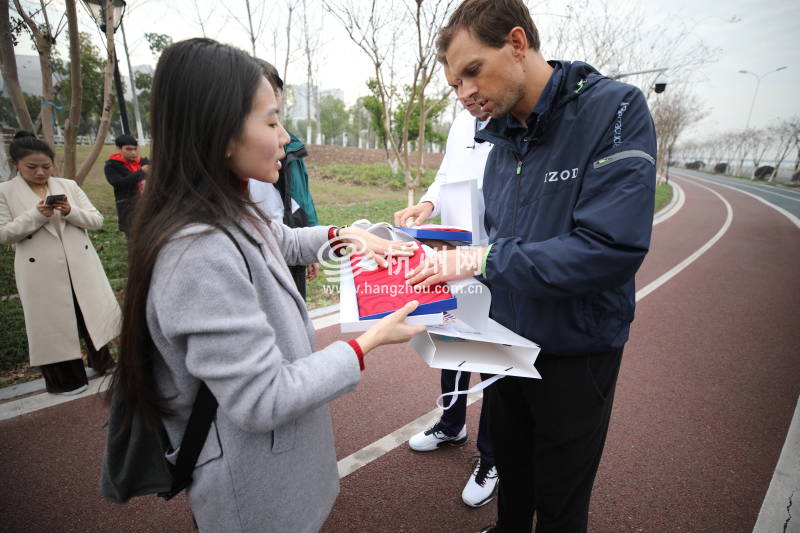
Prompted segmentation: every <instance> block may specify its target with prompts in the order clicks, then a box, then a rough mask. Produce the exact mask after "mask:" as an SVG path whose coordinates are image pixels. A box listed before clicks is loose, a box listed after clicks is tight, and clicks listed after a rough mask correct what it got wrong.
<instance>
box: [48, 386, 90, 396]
mask: <svg viewBox="0 0 800 533" xmlns="http://www.w3.org/2000/svg"><path fill="white" fill-rule="evenodd" d="M88 388H89V385H81V386H80V387H78V388H77V389H72V390H68V391H65V392H54V393H53V394H56V395H58V396H75V395H76V394H80V393H82V392H83V391H85V390H86V389H88Z"/></svg>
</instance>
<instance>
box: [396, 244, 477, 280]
mask: <svg viewBox="0 0 800 533" xmlns="http://www.w3.org/2000/svg"><path fill="white" fill-rule="evenodd" d="M485 253H486V248H460V249H456V250H444V251H439V252H436V255H433V256H426V257H425V260H424V261H422V262H421V263H420V264H419V265H417V268H415V269H414V270H412V271H411V272H409V273H408V274H407V275H406V283H408V284H409V285H411V286H413V287H414V289H418V290H419V289H424V288H426V287H429V286H431V285H436V284H437V283H442V282H446V281H456V280H459V279H467V278H471V277H473V276H477V275H478V274H480V272H481V268H482V267H483V256H484V254H485Z"/></svg>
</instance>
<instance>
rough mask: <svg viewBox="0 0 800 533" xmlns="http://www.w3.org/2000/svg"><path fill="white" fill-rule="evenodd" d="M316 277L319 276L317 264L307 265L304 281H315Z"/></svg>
mask: <svg viewBox="0 0 800 533" xmlns="http://www.w3.org/2000/svg"><path fill="white" fill-rule="evenodd" d="M318 275H319V263H313V264H310V265H308V268H307V269H306V280H307V281H314V280H315V279H317V276H318Z"/></svg>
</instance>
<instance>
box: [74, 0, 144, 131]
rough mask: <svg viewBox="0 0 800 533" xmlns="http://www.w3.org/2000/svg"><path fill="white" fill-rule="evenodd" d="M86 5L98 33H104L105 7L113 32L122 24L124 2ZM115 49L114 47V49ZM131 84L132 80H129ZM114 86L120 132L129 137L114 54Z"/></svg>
mask: <svg viewBox="0 0 800 533" xmlns="http://www.w3.org/2000/svg"><path fill="white" fill-rule="evenodd" d="M83 2H84V4H86V7H87V9H88V10H89V14H90V15H92V18H93V19H94V22H95V24H97V27H98V28H100V31H102V32H103V33H105V31H106V6H108V4H109V3H110V4H111V10H112V13H111V20H112V21H113V24H114V32H116V31H117V28H119V25H120V24H122V17H123V15H124V14H125V0H111V1H110V2H107V1H106V0H83ZM115 49H116V47H115ZM131 82H133V80H131ZM114 85H115V86H116V88H117V104H118V105H119V118H120V119H121V120H122V132H123V133H124V134H125V135H130V133H131V130H130V127H129V126H128V111H127V110H126V109H125V92H124V91H123V90H122V78H121V77H120V75H119V63H118V62H117V54H116V52H115V53H114Z"/></svg>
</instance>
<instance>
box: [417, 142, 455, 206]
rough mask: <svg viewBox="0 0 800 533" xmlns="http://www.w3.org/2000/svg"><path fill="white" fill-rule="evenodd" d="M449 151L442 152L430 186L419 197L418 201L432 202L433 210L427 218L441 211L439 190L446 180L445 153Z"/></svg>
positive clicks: (446, 164) (446, 161) (446, 162)
mask: <svg viewBox="0 0 800 533" xmlns="http://www.w3.org/2000/svg"><path fill="white" fill-rule="evenodd" d="M449 153H450V152H449V151H446V152H445V153H444V158H442V164H441V165H439V170H437V171H436V177H435V178H434V179H433V183H431V185H430V187H428V190H427V191H425V194H424V195H422V198H420V199H419V203H422V202H430V203H432V204H433V211H431V216H430V217H429V218H433V217H437V216H439V215H440V214H441V213H442V207H441V204H440V203H439V192H440V190H441V188H442V183H446V182H447V167H448V158H447V154H449Z"/></svg>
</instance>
